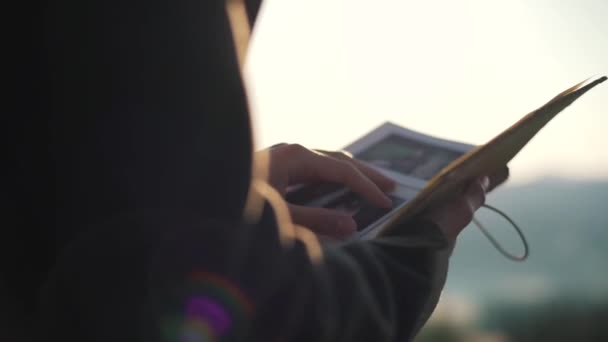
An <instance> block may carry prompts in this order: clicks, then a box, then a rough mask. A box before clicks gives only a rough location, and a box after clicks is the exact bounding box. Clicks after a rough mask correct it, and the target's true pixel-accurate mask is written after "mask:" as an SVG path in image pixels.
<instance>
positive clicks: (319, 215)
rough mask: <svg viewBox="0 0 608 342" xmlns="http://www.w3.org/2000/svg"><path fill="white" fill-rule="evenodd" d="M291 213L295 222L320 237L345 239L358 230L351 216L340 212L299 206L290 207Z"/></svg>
mask: <svg viewBox="0 0 608 342" xmlns="http://www.w3.org/2000/svg"><path fill="white" fill-rule="evenodd" d="M289 211H290V213H291V216H292V220H293V221H294V222H296V223H297V224H298V225H301V226H305V227H307V228H309V229H310V230H312V231H313V232H315V233H316V234H319V235H326V236H328V237H331V238H345V237H348V236H350V235H352V234H353V233H354V232H355V231H356V230H357V223H356V222H355V220H353V218H352V217H351V216H350V215H348V214H344V213H341V212H339V211H335V210H330V209H324V208H311V207H304V206H299V205H289Z"/></svg>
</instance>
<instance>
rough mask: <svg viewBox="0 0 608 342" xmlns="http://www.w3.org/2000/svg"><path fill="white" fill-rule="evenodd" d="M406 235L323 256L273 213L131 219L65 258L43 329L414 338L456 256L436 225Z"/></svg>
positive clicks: (133, 337) (181, 336) (209, 336)
mask: <svg viewBox="0 0 608 342" xmlns="http://www.w3.org/2000/svg"><path fill="white" fill-rule="evenodd" d="M403 228H404V229H403V230H402V233H400V234H399V235H398V236H392V237H388V238H384V239H378V240H374V241H361V242H351V243H345V244H342V245H339V246H330V247H324V248H323V250H322V253H321V254H319V255H316V256H315V255H314V254H315V253H314V251H312V250H313V249H314V248H311V246H313V245H314V243H315V242H314V240H311V239H309V236H308V235H307V234H305V233H304V234H302V233H303V231H302V232H300V233H298V232H296V233H295V234H294V235H293V236H292V238H287V237H286V235H289V234H286V230H285V227H280V226H279V224H278V222H277V220H276V219H275V215H274V212H273V210H272V209H271V207H270V206H269V205H266V206H265V209H264V212H263V216H262V219H261V220H260V221H259V222H258V223H257V224H255V225H251V224H243V223H239V222H227V221H217V220H209V219H205V218H201V217H197V216H196V215H191V214H189V213H185V212H183V213H176V212H165V213H162V212H155V213H154V214H146V215H139V216H132V217H126V218H125V217H123V218H121V219H120V220H115V221H114V222H108V223H106V224H104V225H103V226H101V227H98V228H95V229H91V230H89V232H88V233H86V234H83V236H82V237H81V238H80V239H79V240H78V241H75V242H74V243H73V244H72V245H71V247H70V248H69V249H68V250H66V253H64V255H63V256H62V257H61V258H60V261H59V262H58V264H57V267H56V268H55V270H54V271H53V273H52V274H51V276H50V277H49V279H48V281H47V284H46V286H45V288H44V291H43V296H42V298H43V303H44V305H43V307H42V311H41V312H40V316H39V317H40V320H39V321H38V327H37V330H38V331H40V332H41V333H42V334H43V336H44V338H51V339H52V340H80V341H108V340H112V341H140V340H142V341H143V340H145V341H190V340H192V341H332V342H335V341H408V340H411V339H412V338H413V336H414V335H415V334H416V332H417V331H418V329H419V328H420V327H421V326H422V324H424V322H425V321H426V319H427V318H428V316H429V314H430V312H431V311H432V309H433V308H434V305H435V303H436V300H437V298H438V294H439V291H440V289H441V286H442V285H443V279H444V276H445V265H446V260H447V254H448V252H447V250H448V248H446V243H445V240H444V238H443V236H442V235H441V233H440V232H439V231H438V230H437V229H436V227H434V226H433V225H432V224H428V223H423V222H422V223H418V224H411V225H408V226H407V227H403ZM291 232H292V233H293V231H291ZM313 247H314V246H313ZM317 247H318V246H317Z"/></svg>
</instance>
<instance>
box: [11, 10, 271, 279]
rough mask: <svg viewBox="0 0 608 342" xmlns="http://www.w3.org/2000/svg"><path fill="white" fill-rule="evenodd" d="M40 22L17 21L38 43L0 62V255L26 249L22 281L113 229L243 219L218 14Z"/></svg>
mask: <svg viewBox="0 0 608 342" xmlns="http://www.w3.org/2000/svg"><path fill="white" fill-rule="evenodd" d="M252 4H253V5H255V4H257V6H255V7H252V8H255V10H254V11H251V12H250V13H251V15H253V16H255V13H257V9H258V6H259V1H254V2H252ZM39 9H41V11H40V12H36V13H39V14H40V16H37V15H33V14H32V11H30V9H24V10H23V11H21V12H19V11H17V12H15V17H14V19H15V25H16V27H17V28H18V27H25V28H31V29H32V30H33V31H34V32H33V33H34V35H33V36H30V37H28V38H29V41H28V42H27V43H23V42H21V41H15V42H14V44H13V46H12V47H11V46H10V45H9V47H7V50H6V51H10V53H11V56H10V57H11V58H12V59H14V64H11V65H12V66H14V70H16V75H15V78H14V80H13V81H14V82H13V83H12V86H13V88H14V89H15V90H16V96H14V97H13V98H12V99H10V103H9V104H8V108H7V112H6V113H10V115H7V116H9V118H8V121H7V123H6V125H4V129H3V131H6V132H5V137H6V138H7V141H8V145H9V149H11V150H12V152H14V153H13V154H11V158H13V159H10V160H9V162H10V164H11V166H12V167H11V168H10V169H9V170H8V171H7V172H8V173H9V174H8V175H7V177H10V178H8V179H10V180H11V184H9V186H8V190H7V191H6V192H5V195H6V197H5V198H3V200H6V201H7V202H8V201H10V208H9V210H11V213H12V215H11V217H10V218H8V219H7V218H4V219H5V220H7V221H8V220H10V221H11V222H10V225H9V224H8V222H6V223H7V224H6V225H4V226H3V229H5V230H6V231H7V233H6V234H7V236H8V237H7V238H6V239H4V242H5V243H12V242H15V243H16V244H17V245H19V246H22V247H23V246H26V247H25V249H23V248H21V249H23V250H22V251H21V252H19V253H20V254H19V256H18V257H17V260H18V261H19V262H18V265H17V264H14V265H13V266H14V267H13V269H14V271H15V272H18V273H19V272H20V273H23V277H24V278H22V279H21V280H20V281H21V282H28V279H27V278H28V275H26V273H28V272H30V273H31V274H30V275H31V276H32V277H34V278H35V277H36V274H38V273H36V272H37V270H40V269H42V270H43V269H45V267H47V265H46V264H49V263H51V261H49V260H52V258H53V255H56V254H57V253H58V252H59V251H60V250H61V249H62V248H63V247H64V246H65V245H66V244H67V243H69V241H70V240H71V239H73V238H74V236H76V235H78V232H79V231H81V230H82V229H85V228H86V227H87V226H89V225H96V224H100V223H104V222H106V221H108V220H111V219H115V218H116V217H121V216H124V215H132V214H137V213H141V212H150V211H184V212H188V213H190V214H195V215H199V216H201V217H207V218H224V219H238V218H240V216H241V214H242V211H243V207H244V203H245V199H246V195H247V191H248V188H249V183H250V177H251V161H252V150H253V147H252V137H251V131H250V122H249V117H248V110H247V103H246V102H247V101H246V98H245V93H244V89H243V86H242V82H241V78H240V74H239V69H238V64H237V59H236V56H235V51H234V45H233V42H232V36H231V32H230V26H229V23H228V20H227V17H226V14H225V5H224V1H218V0H214V1H211V0H205V1H199V0H197V1H194V0H174V1H162V0H129V1H125V0H95V1H79V0H58V1H52V2H49V3H48V4H46V5H43V6H41V7H40V8H39ZM30 43H32V44H31V45H32V47H33V48H32V49H22V48H21V47H22V46H23V45H28V46H29V45H30ZM7 44H8V43H7ZM9 241H12V242H9ZM4 252H6V253H7V254H8V252H7V251H4ZM5 260H13V261H14V260H15V258H14V256H13V257H12V258H9V259H5ZM30 270H31V271H30ZM8 273H11V272H10V271H9V272H8ZM13 274H15V273H13ZM32 274H33V275H32ZM38 275H39V274H38ZM31 283H32V284H36V281H35V279H32V282H31Z"/></svg>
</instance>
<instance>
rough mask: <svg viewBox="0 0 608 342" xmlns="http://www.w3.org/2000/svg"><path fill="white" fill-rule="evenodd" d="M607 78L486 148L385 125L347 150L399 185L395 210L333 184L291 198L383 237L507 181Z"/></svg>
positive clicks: (581, 87) (567, 95) (576, 90)
mask: <svg viewBox="0 0 608 342" xmlns="http://www.w3.org/2000/svg"><path fill="white" fill-rule="evenodd" d="M605 80H606V77H605V76H604V77H599V78H594V79H589V80H586V81H584V82H581V83H579V84H577V85H575V86H573V87H571V88H569V89H567V90H566V91H564V92H562V93H560V94H559V95H557V96H556V97H555V98H553V99H551V100H550V101H549V102H548V103H546V104H545V105H544V106H542V107H540V108H539V109H537V110H535V111H533V112H531V113H530V114H528V115H526V116H524V117H523V118H522V119H520V120H519V121H518V122H516V123H515V124H513V125H512V126H511V127H509V128H508V129H506V130H505V131H503V132H502V133H500V134H498V135H497V136H496V137H494V138H493V139H492V140H490V141H489V142H487V143H486V144H483V145H480V146H474V145H470V144H466V143H462V142H456V141H451V140H445V139H440V138H437V137H433V136H430V135H427V134H423V133H420V132H415V131H412V130H409V129H407V128H404V127H400V126H398V125H395V124H393V123H385V124H383V125H381V126H380V127H377V128H376V129H374V130H372V131H371V132H369V133H368V134H366V135H365V136H363V137H361V138H359V139H358V140H356V141H355V142H353V143H351V144H350V145H348V146H346V147H345V148H344V150H345V151H346V152H349V153H350V154H352V156H353V158H356V159H358V160H361V161H364V162H366V163H367V164H369V165H371V166H372V167H374V168H376V169H377V170H379V171H380V172H382V173H384V174H386V175H388V176H389V177H391V178H392V179H394V180H395V181H396V183H397V187H396V188H395V189H394V190H393V191H392V192H391V193H389V194H388V195H389V197H391V199H392V200H393V207H392V208H391V209H382V208H376V207H374V206H372V205H370V204H369V203H367V202H366V201H365V200H363V199H362V198H361V197H360V196H358V195H357V194H355V193H353V192H352V191H350V190H349V189H347V188H345V187H343V186H340V185H337V184H332V183H320V184H308V185H305V186H302V187H299V188H296V189H294V190H293V191H291V192H289V193H288V194H287V200H288V201H289V202H292V203H295V204H301V205H306V206H312V207H323V208H329V209H336V210H340V211H343V212H346V213H349V214H352V215H353V218H354V220H355V221H356V222H357V227H358V228H357V229H358V232H357V236H356V237H357V238H360V239H369V238H373V237H376V236H381V235H382V234H385V233H387V232H389V231H391V230H392V229H395V227H396V226H398V225H400V224H401V223H405V222H407V221H408V220H411V219H413V218H415V217H416V215H417V214H420V213H421V212H423V211H424V210H426V209H429V208H432V207H433V206H436V205H438V204H441V203H442V202H443V201H446V200H449V199H450V198H451V197H454V196H457V195H458V194H459V193H460V192H461V191H463V189H464V187H466V186H467V185H468V184H469V183H470V182H471V181H472V180H474V179H476V178H478V177H480V176H483V175H487V176H490V183H491V189H490V190H492V189H494V188H495V187H496V186H498V185H500V184H501V183H503V182H504V181H505V180H506V179H507V177H508V172H509V171H508V168H507V164H508V162H509V161H510V160H511V159H512V158H513V157H515V155H516V154H517V153H518V152H519V151H520V150H521V149H522V148H523V147H524V146H525V145H526V144H527V143H528V142H529V141H530V139H532V137H534V135H535V134H536V133H538V131H540V129H541V128H542V127H543V126H545V124H547V123H548V122H549V121H550V120H551V119H552V118H553V117H555V116H556V115H557V114H558V113H559V112H561V111H562V110H563V109H564V108H566V107H567V106H568V105H570V104H571V103H572V102H574V101H575V100H576V99H577V98H579V97H580V96H581V95H583V94H584V93H585V92H587V91H588V90H590V89H591V88H593V87H595V86H596V85H598V84H600V83H602V82H603V81H605Z"/></svg>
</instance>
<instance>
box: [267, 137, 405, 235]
mask: <svg viewBox="0 0 608 342" xmlns="http://www.w3.org/2000/svg"><path fill="white" fill-rule="evenodd" d="M264 152H268V153H269V154H270V167H269V179H268V182H269V183H270V185H271V186H273V187H274V188H275V189H276V190H277V191H279V193H281V195H285V192H286V190H287V187H288V186H289V185H294V184H303V183H315V182H334V183H339V184H342V185H345V186H347V187H348V188H350V189H351V190H352V191H354V192H356V193H358V194H360V195H361V196H362V197H363V198H365V199H366V200H367V201H369V202H370V203H371V204H374V205H377V206H378V207H385V208H390V207H391V206H392V201H391V199H390V198H389V197H388V196H386V195H385V194H384V192H385V191H389V190H391V189H392V188H394V187H395V182H394V181H392V180H391V179H390V178H387V177H386V176H384V175H383V174H381V173H380V172H378V171H376V170H374V169H373V168H372V167H369V166H367V165H365V164H364V163H362V162H360V161H357V160H355V159H353V158H351V157H350V156H348V155H347V154H345V153H343V152H325V151H323V152H321V151H312V150H309V149H307V148H304V147H302V146H300V145H295V144H281V145H277V146H274V147H272V148H270V149H268V150H266V151H264ZM288 207H289V211H290V213H291V216H292V219H293V221H294V223H296V224H298V225H302V226H305V227H308V228H310V229H311V230H312V231H313V232H315V233H317V234H320V235H326V236H329V237H331V238H343V237H347V236H349V235H351V234H353V233H354V232H355V231H356V229H357V224H356V222H355V221H354V220H353V218H352V217H351V215H349V214H345V213H341V212H339V211H336V210H331V209H324V208H311V207H305V206H299V205H293V204H289V203H288Z"/></svg>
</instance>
